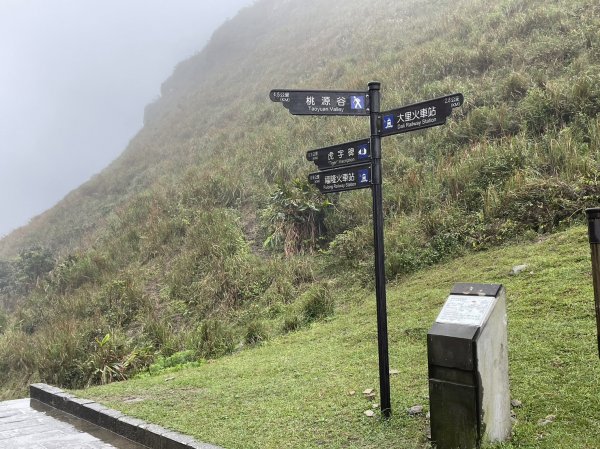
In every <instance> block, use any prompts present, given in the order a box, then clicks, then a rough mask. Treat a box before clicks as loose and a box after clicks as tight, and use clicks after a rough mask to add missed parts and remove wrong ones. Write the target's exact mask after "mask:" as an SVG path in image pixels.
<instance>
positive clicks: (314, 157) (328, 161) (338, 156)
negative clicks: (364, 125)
mask: <svg viewBox="0 0 600 449" xmlns="http://www.w3.org/2000/svg"><path fill="white" fill-rule="evenodd" d="M306 159H307V160H309V161H313V162H314V163H315V165H316V166H317V167H319V170H326V169H330V168H335V167H342V166H346V165H355V164H360V163H364V162H367V161H370V160H371V140H370V139H363V140H357V141H355V142H348V143H342V144H340V145H334V146H331V147H326V148H320V149H318V150H311V151H308V152H307V153H306Z"/></svg>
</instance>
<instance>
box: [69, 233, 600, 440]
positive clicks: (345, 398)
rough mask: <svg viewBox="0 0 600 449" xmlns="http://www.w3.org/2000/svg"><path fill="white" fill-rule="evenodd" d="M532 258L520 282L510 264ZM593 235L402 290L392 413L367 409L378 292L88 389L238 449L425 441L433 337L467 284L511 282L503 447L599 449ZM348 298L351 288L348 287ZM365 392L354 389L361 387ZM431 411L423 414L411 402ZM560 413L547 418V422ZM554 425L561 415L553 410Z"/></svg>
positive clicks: (454, 269)
mask: <svg viewBox="0 0 600 449" xmlns="http://www.w3.org/2000/svg"><path fill="white" fill-rule="evenodd" d="M516 264H527V266H528V267H527V270H525V271H523V272H521V273H520V274H519V275H517V276H514V275H511V274H509V273H511V268H512V267H513V266H514V265H516ZM589 271H590V260H589V246H588V244H587V237H586V229H585V228H584V227H583V226H579V227H575V228H573V229H571V230H569V231H568V232H563V233H559V234H556V235H554V236H552V237H550V238H548V239H545V240H540V241H538V242H535V243H529V244H521V245H517V246H509V247H505V248H502V249H496V250H492V251H488V252H485V253H479V254H476V255H469V256H467V257H463V258H459V259H457V260H453V261H450V262H447V263H444V264H442V265H441V266H439V267H436V268H433V269H426V270H423V271H422V272H419V273H418V274H416V275H412V276H410V277H408V278H407V279H405V280H404V281H403V282H399V283H395V284H394V285H392V286H390V289H389V290H388V293H389V318H390V319H389V336H390V363H391V368H393V369H395V370H396V371H397V372H398V374H396V375H392V376H391V382H392V383H391V387H392V388H391V390H392V409H393V416H392V419H391V420H390V421H389V422H385V421H383V420H380V419H378V416H379V413H378V411H377V410H376V412H377V415H376V417H374V418H368V417H366V416H365V414H364V411H365V410H369V409H371V408H372V403H373V402H375V403H377V402H378V400H379V397H378V396H377V397H376V398H374V399H372V400H366V399H365V398H364V397H363V394H362V392H363V390H365V389H367V388H375V389H377V388H378V385H379V383H378V377H377V376H378V365H377V335H376V329H377V325H376V322H375V304H374V297H373V296H374V295H373V293H372V291H369V290H362V289H357V288H354V289H351V290H348V289H346V290H345V292H344V293H345V294H346V296H347V298H346V302H345V303H344V304H343V305H340V306H339V307H338V309H337V310H336V316H335V317H334V318H332V319H330V320H328V322H326V323H320V324H317V325H313V326H312V327H310V328H308V329H305V330H302V331H299V332H296V333H294V334H290V335H288V336H285V337H282V338H277V339H274V340H273V341H270V342H267V343H265V344H263V345H261V347H259V348H255V349H250V350H247V351H241V352H239V353H236V354H233V355H231V356H227V357H224V358H221V359H219V360H215V361H212V362H211V363H205V364H202V365H201V366H200V367H197V368H192V369H183V368H182V367H181V366H179V367H174V368H170V369H168V370H166V371H161V372H158V373H156V374H155V375H151V376H141V377H139V378H137V379H133V380H130V381H127V382H119V383H114V384H111V385H110V386H104V387H95V388H92V389H88V390H86V391H79V392H77V394H78V395H79V396H83V397H90V398H93V399H95V400H99V401H101V402H103V403H105V404H108V405H109V406H110V407H113V408H117V409H119V410H121V411H124V412H126V413H128V414H133V415H135V416H137V417H141V418H143V419H146V420H150V421H153V422H159V423H161V424H163V425H165V426H169V427H171V428H176V429H177V430H179V431H183V432H186V433H188V434H193V435H195V436H196V437H198V438H199V439H200V440H202V441H207V442H213V443H216V444H219V445H221V446H223V447H226V448H228V449H235V448H240V449H242V448H243V449H250V448H261V449H263V448H264V449H266V448H280V447H284V446H288V447H294V448H318V447H327V448H390V449H391V448H426V447H430V446H429V445H428V444H427V443H428V442H427V437H426V433H427V432H426V429H427V426H428V422H427V419H426V415H425V414H426V412H427V411H428V408H429V407H428V406H429V401H428V382H427V349H426V334H427V331H428V329H429V327H430V326H431V324H432V323H433V321H434V320H435V317H436V315H437V314H438V312H439V310H440V308H441V306H442V304H443V302H444V300H445V298H446V296H447V295H448V292H449V291H450V289H451V287H452V285H453V284H454V283H455V282H463V281H466V282H489V283H502V284H503V285H504V286H505V288H506V289H507V307H508V333H509V359H510V362H509V363H510V383H511V396H512V398H514V399H518V400H519V401H520V402H521V403H522V406H520V407H516V408H514V409H513V411H514V412H515V416H516V422H515V424H514V427H513V438H512V442H511V443H510V444H506V445H504V446H501V447H503V448H535V449H544V448H547V449H575V448H577V449H592V448H596V447H598V441H600V421H599V419H598V411H599V410H600V397H599V396H598V394H597V392H598V388H599V387H600V361H599V360H598V348H597V347H596V335H595V332H596V331H595V321H594V300H593V292H592V284H591V278H590V274H589ZM340 293H341V292H340ZM352 391H355V392H356V393H355V394H352V393H351V392H352ZM418 404H420V405H423V406H424V408H425V410H424V412H423V414H421V415H417V416H409V415H408V413H407V409H408V408H409V407H412V406H413V405H418ZM549 415H554V418H553V421H552V422H551V423H547V424H541V423H542V422H543V421H544V420H545V419H546V417H547V416H549ZM550 419H551V420H552V418H550Z"/></svg>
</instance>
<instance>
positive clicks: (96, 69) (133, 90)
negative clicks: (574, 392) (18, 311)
mask: <svg viewBox="0 0 600 449" xmlns="http://www.w3.org/2000/svg"><path fill="white" fill-rule="evenodd" d="M251 3H253V1H252V0H218V1H217V0H0V237H2V236H3V235H6V234H8V233H9V231H11V230H13V229H15V228H17V227H19V226H22V225H25V224H27V222H28V221H29V219H31V218H32V217H33V216H35V215H38V214H39V213H41V212H43V211H44V210H46V209H48V208H50V207H52V206H53V205H54V204H55V203H56V202H57V201H59V200H60V199H62V198H63V197H64V196H65V195H66V194H67V193H68V192H69V191H71V190H73V189H74V188H76V187H78V186H79V185H80V184H82V183H83V182H85V181H87V180H88V179H89V178H90V177H91V176H92V175H94V174H95V173H98V172H99V171H100V170H101V169H102V168H104V167H105V166H106V165H108V164H109V163H110V162H111V161H112V160H113V159H115V157H117V156H118V155H119V154H120V153H121V152H122V151H123V150H124V149H125V146H126V145H127V143H128V141H129V140H130V139H131V138H132V137H133V136H134V135H135V134H136V133H137V131H138V130H139V129H140V128H141V126H142V119H143V111H144V106H145V105H146V104H147V103H149V102H151V101H152V100H154V99H156V98H157V97H158V95H159V92H160V84H161V83H162V82H163V81H164V80H165V79H166V78H168V77H169V75H170V74H171V73H172V71H173V68H174V67H175V65H176V64H177V63H178V62H179V61H181V60H183V59H185V58H187V57H189V56H191V55H193V54H194V53H196V52H198V51H200V50H201V49H202V47H203V46H204V44H205V43H206V42H207V40H208V39H209V38H210V35H211V34H212V32H213V31H214V30H215V29H216V28H217V27H218V26H219V25H220V24H221V23H222V22H223V21H225V20H226V19H227V18H231V17H233V16H234V15H235V13H236V12H237V11H238V10H239V9H240V8H241V7H242V6H246V5H249V4H251Z"/></svg>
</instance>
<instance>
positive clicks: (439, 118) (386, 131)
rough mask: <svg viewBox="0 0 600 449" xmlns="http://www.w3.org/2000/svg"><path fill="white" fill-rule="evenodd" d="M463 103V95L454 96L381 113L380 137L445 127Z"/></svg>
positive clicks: (378, 129)
mask: <svg viewBox="0 0 600 449" xmlns="http://www.w3.org/2000/svg"><path fill="white" fill-rule="evenodd" d="M463 101H464V99H463V95H462V94H453V95H448V96H445V97H440V98H436V99H434V100H428V101H423V102H421V103H415V104H411V105H409V106H403V107H401V108H399V109H393V110H391V111H387V112H381V113H380V114H378V116H377V131H378V132H379V135H380V136H390V135H392V134H400V133H406V132H409V131H416V130H418V129H423V128H431V127H432V126H439V125H443V124H444V123H446V119H447V118H448V117H449V116H450V115H451V114H452V109H454V108H457V107H459V106H461V105H462V104H463Z"/></svg>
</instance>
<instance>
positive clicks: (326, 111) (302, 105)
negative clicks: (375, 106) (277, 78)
mask: <svg viewBox="0 0 600 449" xmlns="http://www.w3.org/2000/svg"><path fill="white" fill-rule="evenodd" d="M269 97H270V98H271V101H274V102H276V103H281V104H283V106H284V107H285V108H286V109H288V110H289V111H290V113H292V114H294V115H369V113H370V106H369V94H368V92H361V91H338V90H289V89H288V90H284V89H273V90H272V91H271V93H270V94H269Z"/></svg>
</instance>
